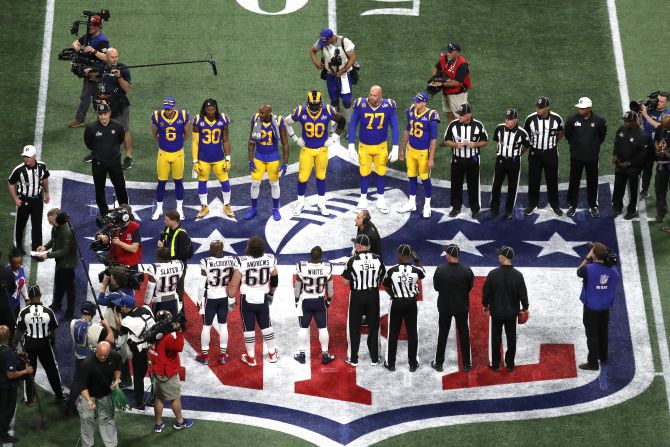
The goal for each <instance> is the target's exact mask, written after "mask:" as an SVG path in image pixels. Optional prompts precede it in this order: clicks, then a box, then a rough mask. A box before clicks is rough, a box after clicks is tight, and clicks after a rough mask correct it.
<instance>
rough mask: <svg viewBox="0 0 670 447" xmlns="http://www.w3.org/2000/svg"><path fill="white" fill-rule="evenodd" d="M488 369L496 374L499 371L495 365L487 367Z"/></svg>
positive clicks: (498, 367)
mask: <svg viewBox="0 0 670 447" xmlns="http://www.w3.org/2000/svg"><path fill="white" fill-rule="evenodd" d="M489 368H491V370H492V371H493V372H498V371H500V365H497V366H494V365H489Z"/></svg>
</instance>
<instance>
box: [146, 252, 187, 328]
mask: <svg viewBox="0 0 670 447" xmlns="http://www.w3.org/2000/svg"><path fill="white" fill-rule="evenodd" d="M156 261H158V262H156V263H155V264H151V265H150V266H149V268H148V269H147V275H148V277H149V282H148V283H147V293H146V297H145V298H144V303H145V304H151V305H152V310H153V312H154V314H157V313H158V311H159V310H167V311H170V313H171V314H172V317H176V316H177V311H178V310H179V309H178V308H179V305H178V304H177V298H178V297H177V286H178V285H179V279H180V278H181V277H182V276H183V275H184V271H185V268H184V263H183V262H182V261H180V260H178V259H173V260H170V249H169V248H167V247H160V248H159V249H158V250H157V251H156Z"/></svg>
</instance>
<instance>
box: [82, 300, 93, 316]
mask: <svg viewBox="0 0 670 447" xmlns="http://www.w3.org/2000/svg"><path fill="white" fill-rule="evenodd" d="M81 313H82V314H84V315H95V303H94V302H92V301H84V302H83V303H81Z"/></svg>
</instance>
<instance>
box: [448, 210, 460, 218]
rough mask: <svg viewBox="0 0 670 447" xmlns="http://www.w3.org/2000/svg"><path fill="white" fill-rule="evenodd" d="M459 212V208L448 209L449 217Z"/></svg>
mask: <svg viewBox="0 0 670 447" xmlns="http://www.w3.org/2000/svg"><path fill="white" fill-rule="evenodd" d="M459 214H461V210H460V209H459V208H452V209H451V211H449V217H456V216H458V215H459Z"/></svg>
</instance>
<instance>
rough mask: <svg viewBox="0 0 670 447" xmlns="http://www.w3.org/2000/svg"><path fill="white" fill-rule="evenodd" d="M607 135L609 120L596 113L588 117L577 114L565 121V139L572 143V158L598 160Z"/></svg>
mask: <svg viewBox="0 0 670 447" xmlns="http://www.w3.org/2000/svg"><path fill="white" fill-rule="evenodd" d="M606 135H607V121H606V120H605V118H603V117H601V116H598V115H596V114H595V113H591V116H590V117H589V118H588V119H584V118H582V117H581V116H580V115H579V114H575V115H572V116H571V117H570V118H568V120H567V121H566V122H565V139H566V140H568V142H569V143H570V158H573V159H575V160H579V161H597V160H598V157H599V156H600V145H601V144H603V141H605V136H606Z"/></svg>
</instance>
